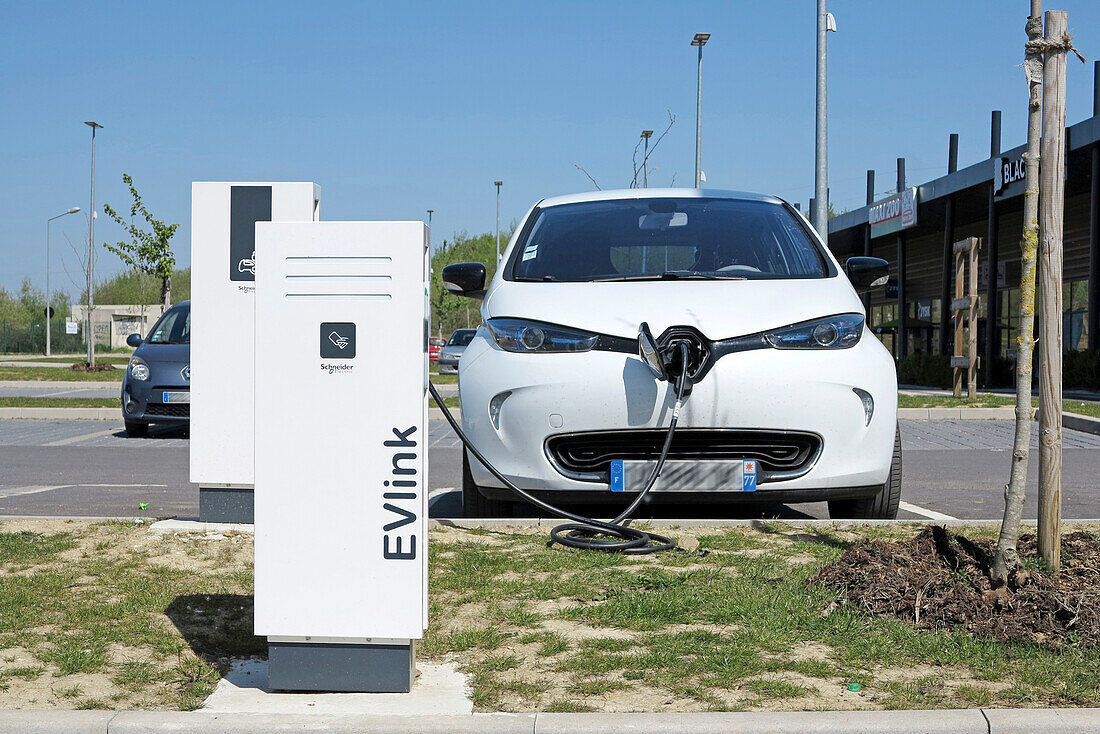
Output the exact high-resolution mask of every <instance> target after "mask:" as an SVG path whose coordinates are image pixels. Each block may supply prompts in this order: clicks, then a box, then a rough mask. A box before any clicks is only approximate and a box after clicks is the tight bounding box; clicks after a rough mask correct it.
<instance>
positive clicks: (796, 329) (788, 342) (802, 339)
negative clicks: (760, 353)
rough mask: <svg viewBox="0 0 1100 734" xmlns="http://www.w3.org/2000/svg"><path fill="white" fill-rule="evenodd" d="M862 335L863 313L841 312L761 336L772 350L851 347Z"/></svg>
mask: <svg viewBox="0 0 1100 734" xmlns="http://www.w3.org/2000/svg"><path fill="white" fill-rule="evenodd" d="M862 334H863V316H861V315H860V314H858V313H843V314H839V315H837V316H828V317H826V318H823V319H814V320H813V321H804V322H802V323H801V324H795V325H793V326H785V327H783V328H782V329H775V330H774V331H769V332H767V333H766V334H764V338H765V339H767V340H768V344H771V345H772V346H773V347H775V348H776V349H847V348H848V347H854V346H855V345H856V344H857V343H858V342H859V337H860V336H861V335H862Z"/></svg>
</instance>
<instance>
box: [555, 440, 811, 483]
mask: <svg viewBox="0 0 1100 734" xmlns="http://www.w3.org/2000/svg"><path fill="white" fill-rule="evenodd" d="M667 434H668V431H666V430H665V429H657V430H653V429H643V430H629V431H593V432H587V433H567V434H562V435H559V436H551V437H550V438H548V439H547V440H546V453H547V455H548V456H549V457H550V459H551V461H552V462H553V463H554V464H556V465H557V467H558V469H559V471H561V472H562V473H563V474H565V475H566V476H572V477H573V478H577V479H581V478H584V479H587V480H589V481H607V479H608V477H609V472H610V469H611V462H612V461H613V460H616V459H622V460H625V461H656V460H657V459H658V458H659V457H660V454H661V448H662V447H663V446H664V442H665V437H666V436H667ZM820 453H821V437H820V436H817V435H816V434H813V433H803V432H799V431H762V430H746V429H719V428H681V429H679V430H677V431H676V434H675V435H674V436H673V438H672V446H671V448H670V449H669V452H668V458H669V459H670V460H696V461H725V460H731V459H756V461H757V462H758V463H759V469H758V480H757V481H759V482H768V481H778V480H782V479H793V478H795V477H797V476H801V475H802V474H805V473H806V472H807V471H809V470H810V468H811V467H812V466H813V464H814V462H815V461H816V460H817V457H818V455H819V454H820ZM582 475H583V476H582Z"/></svg>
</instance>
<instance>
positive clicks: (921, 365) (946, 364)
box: [898, 353, 954, 388]
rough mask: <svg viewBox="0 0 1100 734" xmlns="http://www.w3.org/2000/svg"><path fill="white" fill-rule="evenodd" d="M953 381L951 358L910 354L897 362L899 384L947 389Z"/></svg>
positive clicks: (938, 355)
mask: <svg viewBox="0 0 1100 734" xmlns="http://www.w3.org/2000/svg"><path fill="white" fill-rule="evenodd" d="M953 379H954V377H953V375H952V373H951V358H950V357H949V356H947V355H945V354H926V353H921V354H910V355H909V356H907V357H902V358H901V359H900V360H898V382H899V383H900V384H903V385H924V386H925V387H944V388H949V387H951V385H952V380H953Z"/></svg>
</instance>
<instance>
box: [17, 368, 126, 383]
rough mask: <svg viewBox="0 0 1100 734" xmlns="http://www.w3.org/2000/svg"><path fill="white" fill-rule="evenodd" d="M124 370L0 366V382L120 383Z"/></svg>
mask: <svg viewBox="0 0 1100 734" xmlns="http://www.w3.org/2000/svg"><path fill="white" fill-rule="evenodd" d="M125 372H126V370H124V369H122V368H121V367H119V368H118V369H113V370H110V371H108V372H77V371H76V370H70V369H66V368H63V367H21V366H20V367H5V366H3V365H0V380H30V381H34V382H37V381H40V380H58V381H61V382H122V375H123V374H124V373H125Z"/></svg>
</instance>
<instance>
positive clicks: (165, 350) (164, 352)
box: [134, 343, 191, 364]
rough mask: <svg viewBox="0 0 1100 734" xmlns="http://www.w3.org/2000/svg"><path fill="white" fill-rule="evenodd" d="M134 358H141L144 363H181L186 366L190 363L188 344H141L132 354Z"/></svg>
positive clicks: (189, 346)
mask: <svg viewBox="0 0 1100 734" xmlns="http://www.w3.org/2000/svg"><path fill="white" fill-rule="evenodd" d="M134 356H135V357H141V358H142V359H144V360H145V361H146V362H149V363H152V362H181V363H183V364H186V363H188V362H190V361H191V345H190V344H148V343H146V344H142V345H141V346H140V347H138V348H137V351H135V352H134Z"/></svg>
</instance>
